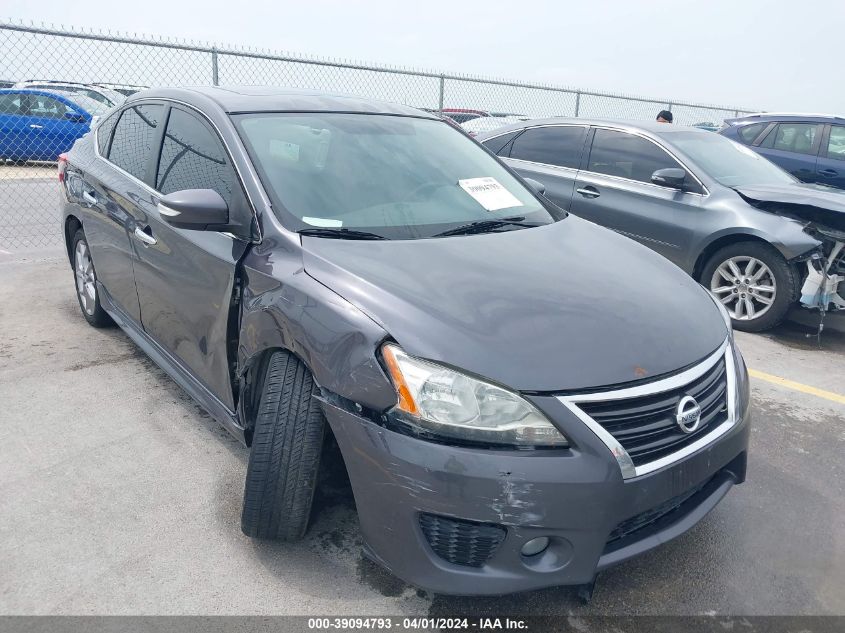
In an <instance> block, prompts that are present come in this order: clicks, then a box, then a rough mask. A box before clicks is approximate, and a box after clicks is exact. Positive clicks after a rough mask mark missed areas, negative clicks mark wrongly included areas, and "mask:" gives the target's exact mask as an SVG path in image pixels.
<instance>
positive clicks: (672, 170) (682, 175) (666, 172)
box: [651, 167, 687, 189]
mask: <svg viewBox="0 0 845 633" xmlns="http://www.w3.org/2000/svg"><path fill="white" fill-rule="evenodd" d="M686 178H687V172H685V171H684V170H683V169H681V168H680V167H667V168H666V169H658V170H657V171H656V172H654V173H653V174H652V175H651V182H653V183H654V184H655V185H660V186H661V187H669V188H670V189H683V188H684V181H685V180H686Z"/></svg>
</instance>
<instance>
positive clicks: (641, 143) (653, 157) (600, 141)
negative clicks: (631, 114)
mask: <svg viewBox="0 0 845 633" xmlns="http://www.w3.org/2000/svg"><path fill="white" fill-rule="evenodd" d="M667 167H677V168H679V169H683V167H682V166H681V165H680V163H678V161H676V160H675V159H674V158H672V157H671V156H670V155H669V154H667V153H666V151H665V150H664V149H663V148H661V147H659V146H658V145H656V144H655V143H652V142H651V141H649V140H647V139H645V138H643V137H641V136H636V135H634V134H628V133H627V132H621V131H618V130H605V129H596V133H595V136H594V137H593V147H592V149H591V151H590V161H589V165H588V167H587V170H588V171H591V172H594V173H597V174H606V175H608V176H618V177H620V178H628V179H630V180H637V181H639V182H647V183H650V182H651V176H652V174H653V173H654V172H656V171H657V170H658V169H666V168H667Z"/></svg>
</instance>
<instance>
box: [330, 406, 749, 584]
mask: <svg viewBox="0 0 845 633" xmlns="http://www.w3.org/2000/svg"><path fill="white" fill-rule="evenodd" d="M532 401H533V402H534V404H535V405H536V406H538V407H540V408H541V409H542V410H543V411H544V412H545V413H546V414H547V415H549V416H550V417H551V418H552V419H554V420H556V421H557V422H561V423H562V424H561V426H562V428H565V429H566V432H567V434H568V436H569V437H571V439H572V440H573V447H572V448H569V449H560V450H548V451H544V450H535V451H528V452H517V451H504V450H484V449H478V448H460V447H455V446H447V445H443V444H436V443H431V442H427V441H424V440H420V439H417V438H414V437H410V436H407V435H403V434H401V433H397V432H395V431H392V430H389V429H387V428H384V427H383V426H380V425H378V424H376V423H374V422H372V421H370V420H368V419H365V418H363V417H360V416H359V415H357V414H356V413H354V412H351V411H349V410H346V409H342V408H339V407H337V406H335V405H332V404H329V403H326V402H324V405H323V406H324V410H325V413H326V417H327V419H328V421H329V423H330V425H331V428H332V430H333V432H334V435H335V437H336V439H337V442H338V444H339V446H340V448H341V451H342V453H343V457H344V460H345V462H346V467H347V470H348V472H349V477H350V480H351V483H352V487H353V490H354V494H355V502H356V505H357V508H358V515H359V520H360V525H361V531H362V534H363V537H364V549H365V553H366V554H367V555H368V556H369V557H370V558H372V559H374V560H375V561H377V562H379V563H381V564H382V565H383V566H385V567H386V568H387V569H389V570H390V571H391V572H392V573H394V574H395V575H396V576H398V577H400V578H402V579H404V580H406V581H407V582H410V583H412V584H414V585H416V586H418V587H422V588H424V589H428V590H431V591H434V592H436V593H443V594H463V595H482V594H488V595H489V594H494V595H495V594H505V593H511V592H517V591H524V590H530V589H538V588H542V587H548V586H554V585H572V584H584V583H590V582H592V581H593V579H594V578H595V575H596V573H597V572H598V571H601V570H602V569H605V568H606V567H609V566H611V565H614V564H616V563H619V562H622V561H624V560H627V559H629V558H631V557H633V556H636V555H638V554H641V553H643V552H645V551H647V550H649V549H651V548H654V547H656V546H657V545H659V544H661V543H664V542H666V541H668V540H670V539H672V538H674V537H676V536H678V535H679V534H681V533H683V532H684V531H686V530H687V529H689V528H690V527H691V526H692V525H694V524H695V523H696V522H697V521H699V520H700V519H701V518H702V517H703V516H704V515H705V514H707V512H709V511H710V510H711V509H712V508H713V507H714V506H715V505H716V504H717V503H718V502H719V500H720V499H721V498H722V497H723V496H724V495H725V494H726V493H727V491H728V490H729V489H730V488H731V487H732V486H733V485H735V484H737V483H741V482H742V481H744V479H745V470H746V451H747V446H748V436H749V424H748V423H747V416H748V413H747V410H744V411H742V412H741V414H740V417H739V419H738V420H737V421H736V423H735V424H734V426H733V427H732V428H731V429H730V430H729V431H728V432H727V433H726V434H724V435H723V436H721V437H719V438H718V439H717V440H716V441H714V442H712V443H711V444H709V445H707V446H706V447H704V448H702V449H701V450H699V451H697V452H695V453H693V454H692V455H689V456H688V457H686V458H684V459H682V460H680V461H677V462H675V463H673V464H671V465H670V466H667V467H665V468H662V469H660V470H657V471H655V472H651V473H649V474H646V475H643V476H638V477H634V478H630V479H623V477H622V473H621V471H620V468H619V465H618V463H617V461H616V460H615V458H614V456H613V455H612V454H611V452H610V451H609V450H608V448H607V446H605V444H603V443H602V442H601V441H600V440H599V439H598V438H597V437H596V436H595V434H593V432H592V431H591V430H590V429H589V428H588V427H587V426H586V425H584V424H583V423H581V422H580V421H579V420H577V419H576V418H575V417H574V416H573V415H572V413H571V411H570V410H569V409H568V408H567V407H566V406H565V405H564V404H562V403H561V402H560V400H559V399H558V398H554V397H551V396H549V397H533V398H532ZM533 539H548V541H547V546H546V547H545V549H543V551H542V552H541V553H539V554H536V555H533V556H526V555H524V554H523V552H524V551H525V550H524V548H525V547H526V543H528V542H529V541H532V540H533ZM542 542H543V543H546V541H542ZM535 543H536V541H535ZM528 547H530V546H528Z"/></svg>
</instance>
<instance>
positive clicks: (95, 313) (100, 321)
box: [72, 229, 113, 327]
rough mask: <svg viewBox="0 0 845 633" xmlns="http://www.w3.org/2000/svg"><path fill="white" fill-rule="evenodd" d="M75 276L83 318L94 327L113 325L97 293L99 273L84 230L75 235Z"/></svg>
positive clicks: (73, 243)
mask: <svg viewBox="0 0 845 633" xmlns="http://www.w3.org/2000/svg"><path fill="white" fill-rule="evenodd" d="M72 246H73V276H74V279H75V280H76V299H77V300H78V301H79V307H80V308H81V309H82V316H84V317H85V320H86V321H88V323H90V324H91V325H93V326H94V327H106V326H109V325H111V324H112V323H113V321H112V320H111V317H110V316H109V315H108V314H107V313H106V311H105V310H103V307H102V306H101V305H100V295H99V293H98V292H97V273H96V271H95V270H94V262H93V261H92V259H91V249H90V248H88V241H87V240H86V239H85V233H84V232H83V231H82V229H77V231H76V233H74V235H73V242H72Z"/></svg>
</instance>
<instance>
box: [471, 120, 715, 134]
mask: <svg viewBox="0 0 845 633" xmlns="http://www.w3.org/2000/svg"><path fill="white" fill-rule="evenodd" d="M541 125H585V126H586V125H595V126H598V127H603V126H606V127H612V128H616V129H620V130H626V131H630V132H646V133H648V134H651V135H653V136H659V137H664V136H670V135H671V134H673V133H677V132H695V133H699V134H712V133H713V132H710V131H708V130H704V129H701V128H696V127H689V126H686V125H677V124H675V123H658V122H657V121H629V120H624V119H588V118H577V119H576V118H572V117H554V118H550V119H529V120H527V121H520V122H519V123H516V124H513V125H505V126H502V127H500V128H496V129H495V130H493V131H492V132H485V133H483V134H481V133H479V135H478V136H477V137H476V138H478V140H484V139H488V138H492V137H494V136H500V135H501V134H506V133H507V132H511V131H514V130H520V129H523V128H528V127H537V126H541Z"/></svg>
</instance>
